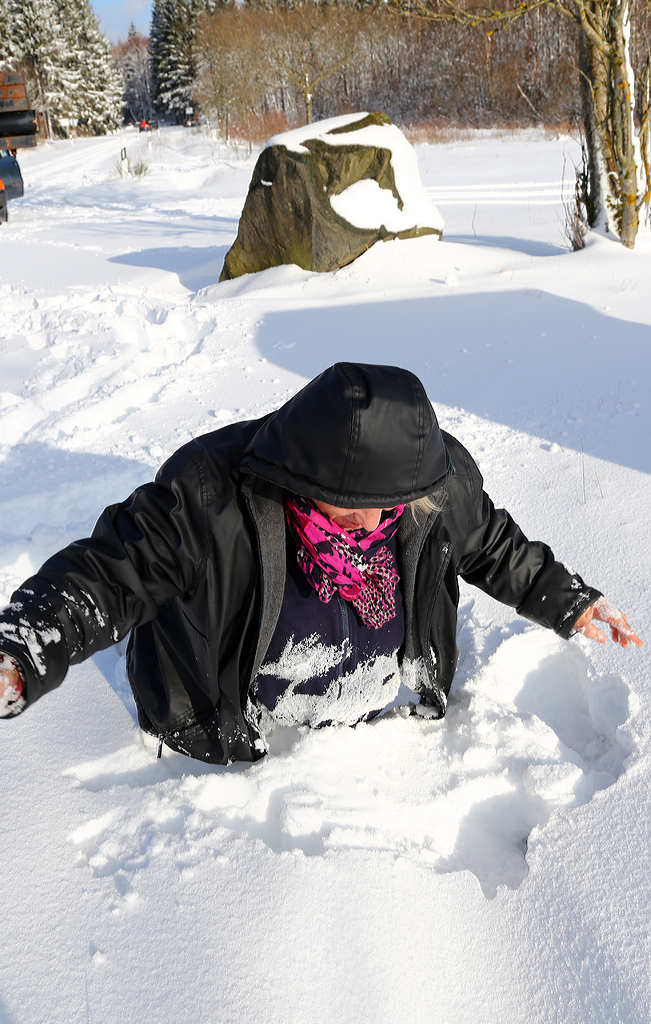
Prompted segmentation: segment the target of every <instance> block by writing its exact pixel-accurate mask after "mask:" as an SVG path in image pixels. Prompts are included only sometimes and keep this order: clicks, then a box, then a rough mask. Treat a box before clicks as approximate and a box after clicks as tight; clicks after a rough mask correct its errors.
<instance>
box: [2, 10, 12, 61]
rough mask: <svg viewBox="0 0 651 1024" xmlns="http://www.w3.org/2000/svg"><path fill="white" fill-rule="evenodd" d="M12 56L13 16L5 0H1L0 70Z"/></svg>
mask: <svg viewBox="0 0 651 1024" xmlns="http://www.w3.org/2000/svg"><path fill="white" fill-rule="evenodd" d="M11 54H12V46H11V15H10V14H9V8H8V7H7V4H6V2H5V0H0V68H3V65H4V63H5V61H6V60H7V59H8V58H9V57H10V56H11Z"/></svg>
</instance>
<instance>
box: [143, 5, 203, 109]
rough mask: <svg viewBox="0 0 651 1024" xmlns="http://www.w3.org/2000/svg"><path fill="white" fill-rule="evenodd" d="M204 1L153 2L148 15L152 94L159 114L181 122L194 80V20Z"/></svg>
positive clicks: (188, 102)
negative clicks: (149, 16) (149, 23)
mask: <svg viewBox="0 0 651 1024" xmlns="http://www.w3.org/2000/svg"><path fill="white" fill-rule="evenodd" d="M206 9H207V3H206V0H155V2H154V8H153V12H152V24H151V35H150V39H151V45H150V57H151V64H152V94H153V97H154V103H155V105H156V107H157V109H158V110H160V111H161V113H163V114H168V115H170V114H171V115H172V116H173V117H174V118H175V120H176V121H177V122H178V121H182V120H183V119H184V117H185V111H186V107H187V106H188V105H189V104H191V89H192V83H193V81H194V77H195V66H194V56H193V43H194V33H195V26H196V20H197V16H198V15H199V14H200V13H201V12H202V11H205V10H206Z"/></svg>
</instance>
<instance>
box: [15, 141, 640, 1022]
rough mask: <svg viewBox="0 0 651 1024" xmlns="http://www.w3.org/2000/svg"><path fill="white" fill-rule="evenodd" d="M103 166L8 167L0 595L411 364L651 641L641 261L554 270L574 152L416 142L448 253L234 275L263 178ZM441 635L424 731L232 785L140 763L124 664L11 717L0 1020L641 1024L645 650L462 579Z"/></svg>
mask: <svg viewBox="0 0 651 1024" xmlns="http://www.w3.org/2000/svg"><path fill="white" fill-rule="evenodd" d="M126 143H127V145H128V148H129V150H130V155H132V156H133V155H135V154H136V153H137V151H138V150H139V149H140V148H141V147H144V140H143V139H142V138H138V137H137V136H136V135H135V133H127V134H126ZM120 145H121V140H120V139H119V138H108V139H93V140H84V141H79V142H77V143H75V144H73V145H71V144H69V143H61V144H56V145H53V146H44V147H40V148H39V149H38V150H36V151H34V152H30V151H27V152H26V155H25V157H24V158H23V160H22V161H21V164H22V168H23V173H24V177H25V180H26V184H27V189H26V196H25V198H24V199H23V200H21V201H16V202H14V203H12V204H11V205H10V221H9V223H8V225H5V226H4V227H3V228H2V229H0V298H1V303H0V601H3V600H7V599H8V598H9V596H10V594H11V592H12V590H13V588H14V587H15V586H16V585H17V584H18V583H19V582H20V581H21V580H22V579H24V578H25V577H26V576H27V575H29V574H30V573H31V572H32V571H33V570H34V569H35V568H37V567H38V565H39V564H40V562H41V561H42V560H43V559H44V558H45V557H47V555H48V554H49V553H51V552H52V551H53V550H55V549H56V548H58V547H60V546H61V545H63V544H65V543H67V542H68V541H70V540H72V539H74V538H75V537H76V536H80V535H84V534H86V533H88V531H89V530H90V529H91V528H92V524H93V522H94V520H95V518H96V516H97V515H98V513H99V512H100V511H101V509H102V507H103V506H104V505H105V504H106V503H108V502H110V501H115V500H117V499H119V498H121V497H123V496H126V494H127V493H128V492H129V491H130V489H131V488H132V487H133V486H135V485H136V484H137V483H140V482H142V481H144V480H147V479H150V478H151V476H152V474H153V472H154V471H155V468H156V466H157V465H158V464H160V462H161V461H162V459H163V458H164V457H165V456H166V455H167V454H169V453H170V452H171V451H173V450H174V449H175V448H176V447H178V445H180V444H182V443H183V442H184V441H185V440H187V439H188V438H189V437H191V436H192V435H193V434H197V433H200V432H203V431H205V430H208V429H213V428H215V427H217V426H219V425H221V424H224V423H228V422H230V421H231V420H233V419H236V418H242V417H246V416H257V415H260V414H262V413H263V412H265V411H267V410H270V409H272V408H274V407H275V406H277V405H278V404H280V403H281V402H283V401H284V400H285V399H286V398H287V397H289V396H290V395H291V394H293V393H294V391H295V390H296V389H297V388H298V387H300V386H301V385H302V384H303V383H304V381H305V380H306V378H309V377H311V376H313V375H314V374H316V373H317V372H319V371H320V370H321V369H323V368H324V367H325V366H327V365H329V364H330V363H332V362H334V361H335V360H336V359H339V358H350V359H357V360H368V361H375V362H393V363H399V364H401V365H404V366H408V367H409V368H410V369H412V370H413V371H414V372H416V373H417V374H418V375H419V376H420V377H421V378H422V380H423V381H424V383H425V385H426V387H427V388H428V391H429V394H430V397H431V398H432V401H433V402H434V404H435V407H436V409H437V412H438V414H439V418H440V420H441V422H442V424H443V426H444V427H446V429H448V430H450V431H452V432H453V433H455V434H456V435H457V436H459V437H460V438H461V440H462V441H463V442H464V443H465V444H466V445H467V446H468V447H469V449H470V450H471V452H472V453H473V454H474V455H475V457H476V458H477V460H478V462H479V465H480V468H481V469H482V472H483V473H484V475H485V478H486V482H487V489H488V490H489V493H491V495H492V497H493V498H494V500H495V501H496V503H497V504H503V505H505V506H506V507H507V508H509V509H510V510H511V511H512V513H513V514H514V516H515V518H516V519H517V520H518V521H519V522H520V524H521V526H522V527H523V529H524V530H525V532H527V533H528V534H529V535H530V536H537V537H541V538H543V539H545V540H548V541H549V542H550V543H551V544H552V546H553V547H554V550H555V551H556V553H557V555H558V556H559V557H562V558H563V559H565V560H566V561H567V562H568V563H571V564H572V565H573V566H575V567H576V568H577V569H578V570H579V571H580V572H581V573H582V574H583V575H584V577H585V578H586V579H587V580H588V581H589V582H590V583H593V584H594V585H596V586H598V587H599V588H600V589H603V590H604V592H605V593H606V594H607V595H608V597H609V598H610V599H611V600H612V601H614V602H615V603H616V604H618V605H619V606H620V607H622V608H623V609H624V610H625V611H626V612H627V613H628V614H629V619H630V621H631V622H632V624H633V625H634V626H636V627H637V629H638V632H639V633H640V634H641V635H642V636H643V637H644V638H645V639H647V640H648V639H649V638H648V636H647V635H646V634H647V631H648V627H647V622H648V613H647V609H648V596H649V587H650V586H651V583H650V572H649V568H650V565H649V562H650V551H651V543H650V540H651V537H650V533H651V531H650V529H649V514H648V509H649V507H650V502H651V486H650V477H649V473H650V472H651V446H650V445H649V440H648V439H649V436H650V427H651V423H650V422H649V420H650V412H649V395H648V390H649V380H650V379H651V373H650V371H651V331H650V325H651V300H650V299H649V294H648V281H649V278H650V276H651V275H650V273H649V272H650V270H651V243H649V241H648V240H646V239H642V240H640V242H639V243H638V246H637V248H636V250H635V251H634V252H633V253H630V252H627V251H626V250H624V249H623V248H622V247H621V246H618V245H617V244H616V243H614V242H612V241H610V240H608V239H605V238H592V239H590V240H589V244H588V246H587V248H586V249H585V250H584V251H583V252H582V253H577V254H572V253H569V252H568V251H567V246H566V245H565V243H564V241H563V238H562V232H561V227H560V219H561V218H562V215H563V211H562V206H561V203H560V191H561V184H560V182H561V176H562V173H563V161H564V156H565V159H566V169H565V176H566V179H567V181H566V192H570V191H571V187H570V186H571V182H570V178H571V160H572V158H573V157H574V158H576V155H577V147H576V145H575V143H573V142H572V140H570V139H568V138H566V137H563V138H552V137H546V136H543V135H541V134H538V133H518V134H516V135H499V134H490V133H476V134H475V135H474V136H472V137H470V138H468V139H465V140H463V139H462V140H459V141H456V142H453V143H450V144H446V145H438V146H421V147H418V150H417V152H418V159H419V167H420V171H421V176H422V179H423V183H424V185H425V186H426V188H427V190H428V192H429V194H430V196H431V198H432V199H433V200H434V202H435V203H436V205H437V206H438V207H439V209H440V210H441V213H442V214H443V217H444V219H445V223H446V229H445V234H444V239H443V241H442V242H438V241H436V240H435V239H433V238H421V239H416V240H412V241H409V242H391V243H383V244H379V245H377V246H375V247H374V248H373V249H371V250H369V252H368V253H366V254H365V255H364V257H362V258H361V259H360V260H358V261H357V262H355V263H354V264H352V265H351V266H349V267H347V268H344V269H343V270H341V271H339V272H338V273H336V274H332V275H316V274H310V273H306V272H304V271H302V270H299V269H298V268H296V267H283V268H278V269H275V270H270V271H266V272H264V273H263V274H260V275H257V276H254V277H247V278H241V279H239V280H236V281H232V282H227V283H224V284H221V285H216V284H215V283H214V282H215V281H216V279H217V277H218V274H219V271H220V269H221V261H222V259H223V256H224V254H225V252H226V251H227V249H228V247H229V245H230V243H231V241H232V239H233V236H234V233H235V231H236V227H237V218H238V215H239V211H240V210H241V207H242V204H243V201H244V196H245V193H246V188H247V185H248V180H249V176H250V173H251V170H252V167H253V164H254V162H255V157H256V154H255V153H253V154H251V155H250V156H247V155H246V154H237V153H234V152H233V151H232V150H229V149H225V148H223V147H220V146H219V144H218V143H217V142H216V141H213V140H210V139H209V138H205V137H203V136H195V135H193V134H191V133H190V132H189V131H186V130H185V129H169V130H165V131H164V132H163V133H162V134H161V135H160V136H157V137H155V138H154V140H153V146H152V150H151V152H148V151H146V150H145V155H146V156H147V157H148V158H149V159H150V160H151V172H150V174H149V175H148V176H146V177H145V178H144V179H143V180H142V181H141V182H137V181H123V180H120V179H119V178H118V176H117V172H116V169H115V166H114V162H115V157H116V156H117V155H118V152H119V149H120ZM582 447H583V452H584V454H583V456H582V454H581V449H582ZM584 490H585V500H584ZM459 646H460V650H461V659H460V667H459V672H458V675H457V679H456V681H455V686H454V689H453V693H452V695H451V701H450V709H449V712H448V716H447V717H446V719H445V720H444V721H443V722H431V721H427V720H426V719H421V718H416V717H405V714H404V712H403V711H402V710H400V709H399V708H397V709H394V710H393V711H391V712H389V713H388V714H387V715H385V716H384V717H383V718H381V719H378V720H376V721H374V722H372V723H368V724H363V725H359V726H357V727H356V728H355V729H349V728H346V727H338V728H330V729H323V730H318V731H309V730H306V729H291V728H289V729H280V728H279V729H276V731H275V732H274V734H273V738H272V750H271V754H270V756H269V757H267V758H266V759H264V760H263V761H261V762H259V763H258V764H256V765H254V766H244V765H241V764H235V765H232V766H231V767H229V768H226V769H219V768H206V767H205V766H203V765H201V764H198V763H195V762H191V761H189V760H188V759H186V758H183V757H182V756H181V755H177V754H174V753H172V752H171V751H167V750H165V751H164V753H163V757H162V759H161V760H160V761H158V760H157V759H156V756H155V744H153V743H151V742H150V741H149V740H148V739H146V738H144V737H142V735H141V734H139V733H138V732H137V730H136V729H135V727H134V718H133V716H134V709H133V704H132V701H131V698H130V695H129V692H128V686H127V684H126V681H125V677H124V664H123V658H122V656H121V651H120V649H119V648H115V649H113V650H111V651H107V652H104V653H103V654H102V655H99V656H97V657H96V658H95V659H93V660H92V661H90V662H87V663H86V664H85V665H83V666H80V667H77V668H75V669H73V670H72V671H71V672H70V674H69V676H68V678H67V680H66V681H65V683H64V684H63V686H62V687H61V688H60V689H59V690H58V691H56V692H54V693H53V694H50V695H48V696H47V697H46V698H44V699H43V700H42V701H40V702H39V704H37V705H36V706H35V707H33V708H31V709H29V710H28V711H27V712H26V713H25V714H24V715H23V716H21V717H20V718H19V719H16V720H15V721H11V722H0V731H1V738H0V771H1V773H2V778H3V781H4V785H3V787H2V796H1V798H0V799H1V801H2V826H1V828H0V863H1V864H2V868H3V871H2V907H3V911H2V940H3V946H4V956H3V957H2V960H1V961H0V979H1V981H0V1022H2V1024H37V1022H39V1024H40V1022H42V1021H46V1020H47V1021H48V1024H55V1022H59V1021H61V1022H64V1021H65V1022H73V1021H84V1022H87V1021H93V1022H95V1021H106V1022H113V1021H120V1022H125V1024H131V1022H133V1024H142V1021H144V1020H146V1021H148V1022H151V1024H168V1022H170V1021H188V1022H193V1024H198V1022H203V1021H205V1022H210V1024H214V1022H216V1021H219V1022H220V1024H222V1022H233V1024H240V1022H242V1024H243V1022H245V1021H246V1022H247V1024H248V1022H251V1021H254V1022H256V1021H260V1022H262V1021H265V1022H266V1024H269V1022H278V1024H288V1022H303V1021H310V1022H315V1024H316V1022H321V1021H323V1022H326V1021H327V1022H329V1024H330V1022H332V1021H342V1022H344V1021H346V1022H347V1021H350V1020H359V1021H368V1022H369V1024H371V1022H373V1024H382V1022H385V1021H386V1022H389V1021H391V1022H395V1021H398V1022H403V1021H404V1022H409V1024H412V1022H420V1021H422V1022H427V1024H439V1022H440V1024H450V1022H451V1021H454V1022H455V1024H482V1022H486V1024H498V1022H499V1024H502V1022H503V1021H505V1020H508V1021H510V1022H513V1024H520V1022H522V1024H525V1022H527V1024H529V1022H531V1021H534V1020H535V1021H536V1022H537V1024H538V1022H540V1024H583V1022H586V1024H587V1022H593V1021H594V1022H600V1024H601V1022H604V1021H608V1022H610V1021H621V1022H625V1024H638V1022H640V1021H646V1020H648V1019H649V1009H648V1007H649V996H650V993H649V972H648V964H649V953H650V950H649V925H648V922H649V916H650V911H651V898H650V893H649V888H650V885H651V870H650V869H651V865H650V863H649V850H650V848H651V827H650V825H649V792H650V787H649V781H650V775H651V768H650V765H649V756H648V747H649V735H650V732H651V729H650V723H651V686H650V679H649V653H648V652H649V648H648V646H647V647H645V648H644V649H642V650H640V651H638V650H634V651H622V650H620V649H616V648H615V647H614V645H612V644H609V645H608V647H606V648H602V647H599V646H598V645H596V644H594V643H590V642H588V641H586V640H584V639H583V638H578V639H574V640H572V641H571V642H569V643H563V642H561V641H559V640H557V639H556V638H555V637H554V636H552V635H551V634H548V633H546V632H545V631H543V630H540V629H538V628H536V627H533V626H532V625H531V624H530V623H527V622H526V621H524V620H522V619H519V618H518V617H517V616H516V615H515V614H514V613H513V612H512V611H511V610H510V609H508V608H505V607H502V606H499V605H496V604H494V603H493V602H491V601H490V600H488V599H487V598H485V597H484V596H483V595H482V594H480V593H479V592H477V591H473V590H472V589H471V588H468V587H464V588H463V591H462V599H461V609H460V629H459Z"/></svg>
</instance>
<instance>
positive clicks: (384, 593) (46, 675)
mask: <svg viewBox="0 0 651 1024" xmlns="http://www.w3.org/2000/svg"><path fill="white" fill-rule="evenodd" d="M459 577H461V578H462V579H463V580H465V582H466V583H469V584H472V585H473V586H475V587H479V589H480V590H483V591H484V592H485V593H487V594H489V595H490V596H491V597H493V598H495V599H496V600H497V601H501V602H502V603H504V604H507V605H510V606H511V607H513V608H515V609H517V611H518V612H519V614H520V615H523V616H525V617H526V618H528V619H530V620H531V621H533V622H536V623H538V624H539V625H541V626H545V627H547V628H548V629H552V630H554V632H555V633H557V634H558V635H559V636H560V637H562V638H563V639H567V638H568V637H569V636H571V635H572V634H573V633H577V632H580V633H583V635H584V636H586V637H590V638H592V639H594V640H597V641H599V642H601V643H603V642H605V640H606V636H607V635H608V634H610V636H611V637H612V639H613V640H614V641H615V643H618V644H620V645H621V646H622V647H629V646H633V647H641V646H642V641H641V640H640V639H639V637H637V636H636V635H635V633H634V631H633V630H632V629H631V627H630V626H629V625H628V622H627V620H626V616H625V615H624V614H623V613H622V612H621V611H619V610H618V609H617V608H615V607H613V606H612V605H611V604H610V603H609V602H608V601H607V600H606V598H605V597H604V596H603V595H602V594H601V592H600V591H599V590H596V589H595V588H594V587H592V586H589V585H587V584H586V583H584V582H583V580H582V579H581V577H580V576H579V575H578V574H577V573H576V572H574V571H573V570H572V569H569V568H568V567H567V566H565V565H563V563H562V562H559V561H557V560H556V559H555V558H554V555H553V554H552V552H551V551H550V549H549V547H547V545H546V544H543V543H541V542H540V541H530V540H528V539H527V538H526V537H525V536H524V534H523V533H522V531H521V530H520V528H519V527H518V526H517V524H516V523H515V522H514V521H513V519H512V518H511V516H510V515H509V513H508V512H507V511H506V510H505V509H500V508H495V506H494V505H493V503H492V501H491V500H490V498H489V496H488V495H487V494H486V492H485V491H484V489H483V480H482V477H481V474H480V472H479V470H478V468H477V466H476V464H475V462H474V461H473V459H472V457H471V456H470V454H469V453H468V452H467V451H466V449H465V448H464V447H463V446H462V445H461V443H460V442H459V441H458V440H457V439H456V438H455V437H452V435H450V434H448V433H446V432H445V431H443V430H440V429H439V425H438V422H437V420H436V415H435V413H434V409H433V408H432V405H431V403H430V401H429V398H428V397H427V394H426V392H425V389H424V387H423V385H422V384H421V382H420V381H419V380H418V378H417V377H415V376H414V375H413V374H412V373H410V372H409V371H408V370H402V369H400V368H399V367H395V366H374V365H363V364H359V363H338V364H337V365H336V366H332V367H330V369H328V370H325V371H324V372H323V373H322V374H320V376H319V377H317V378H316V379H315V380H313V381H311V382H310V383H309V384H308V385H307V386H306V387H305V388H303V390H302V391H300V392H299V393H298V394H297V395H295V396H294V397H293V398H292V399H290V401H289V402H287V403H286V404H285V405H283V406H282V407H281V408H280V409H277V410H276V411H275V412H273V413H271V414H270V415H268V416H264V417H262V418H261V419H258V420H249V421H244V422H241V423H233V424H231V425H230V426H227V427H224V428H223V429H221V430H216V431H213V432H212V433H209V434H204V435H203V436H202V437H198V438H195V439H194V440H193V441H191V442H190V443H189V444H187V445H185V446H184V447H183V448H181V449H180V450H179V451H178V452H175V454H174V455H172V457H171V458H170V459H168V461H167V462H166V463H165V465H164V466H163V467H162V469H161V470H160V471H159V472H158V474H157V476H156V479H155V480H154V481H153V483H149V484H145V485H144V486H142V487H139V488H138V489H137V490H136V491H135V492H134V493H133V494H132V495H131V497H130V498H128V499H127V500H126V501H123V502H121V503H120V504H116V505H112V506H111V507H109V508H108V509H106V510H105V511H104V512H103V513H102V515H101V516H100V518H99V520H98V522H97V525H96V526H95V529H94V531H93V534H92V537H89V538H86V539H85V540H79V541H77V542H75V543H74V544H71V545H69V547H67V548H65V549H64V550H63V551H60V552H59V553H58V554H55V555H53V556H52V557H51V558H50V559H49V560H48V561H47V562H46V563H45V565H43V566H42V567H41V569H40V570H39V572H38V573H37V574H36V575H34V576H32V577H31V579H29V580H27V581H26V582H25V583H24V584H23V585H22V587H20V588H19V589H18V590H17V591H16V592H15V593H14V594H13V596H12V598H11V604H9V605H8V607H7V608H5V609H4V610H3V611H2V612H0V717H9V716H12V715H15V714H17V713H19V712H20V711H22V709H23V708H24V707H25V706H26V705H28V704H33V703H34V702H35V701H37V700H38V699H39V697H41V696H42V695H43V694H45V693H47V692H48V691H49V690H53V689H54V688H55V687H57V686H58V685H59V684H60V683H61V682H62V680H63V678H64V676H65V674H66V672H67V670H68V666H69V665H74V664H78V663H79V662H81V661H83V660H84V658H88V657H90V656H91V655H92V654H94V653H95V652H96V651H101V650H102V649H104V648H106V647H109V646H110V645H111V644H114V643H117V642H118V641H119V640H121V639H122V638H123V637H126V636H130V639H129V643H128V646H127V675H128V677H129V682H130V683H131V688H132V690H133V694H134V698H135V702H136V706H137V708H138V719H139V722H140V725H141V727H142V728H143V729H144V730H145V731H146V732H148V733H150V734H152V735H154V736H157V737H158V741H159V752H160V750H162V747H163V744H165V745H167V746H168V747H171V748H172V749H173V750H178V751H181V752H182V753H184V754H187V755H189V756H190V757H195V758H198V759H199V760H201V761H204V762H211V763H213V764H226V763H229V762H230V761H233V760H240V761H255V760H257V759H258V758H259V757H261V756H262V755H263V754H264V753H265V750H266V743H265V739H264V736H265V733H266V731H267V724H268V722H269V719H271V721H272V722H275V723H278V724H285V725H287V724H296V725H303V724H306V725H310V726H312V727H319V726H322V725H329V724H334V723H339V724H345V725H355V724H356V723H357V722H360V721H365V720H368V719H369V718H372V717H374V716H375V715H377V714H378V713H379V712H380V711H381V710H382V709H383V708H385V707H387V706H388V704H390V703H391V701H392V700H394V699H395V697H396V696H397V694H398V690H399V688H400V686H401V685H402V681H404V682H406V684H407V686H409V687H410V688H411V690H413V691H416V692H417V693H418V694H419V697H420V703H419V704H418V705H415V706H414V711H415V713H416V714H419V715H421V716H424V717H426V718H441V717H442V716H443V715H444V714H445V710H446V704H447V697H448V693H449V691H450V686H451V684H452V678H453V676H454V672H455V669H456V664H457V657H458V654H459V652H458V650H457V645H456V632H457V604H458V599H459V586H458V578H459Z"/></svg>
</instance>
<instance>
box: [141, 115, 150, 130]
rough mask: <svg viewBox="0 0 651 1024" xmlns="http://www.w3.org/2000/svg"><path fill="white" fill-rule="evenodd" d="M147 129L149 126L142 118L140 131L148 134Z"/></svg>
mask: <svg viewBox="0 0 651 1024" xmlns="http://www.w3.org/2000/svg"><path fill="white" fill-rule="evenodd" d="M149 127H150V126H149V122H148V121H145V119H144V117H143V119H142V121H141V122H140V131H141V132H148V131H149Z"/></svg>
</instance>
